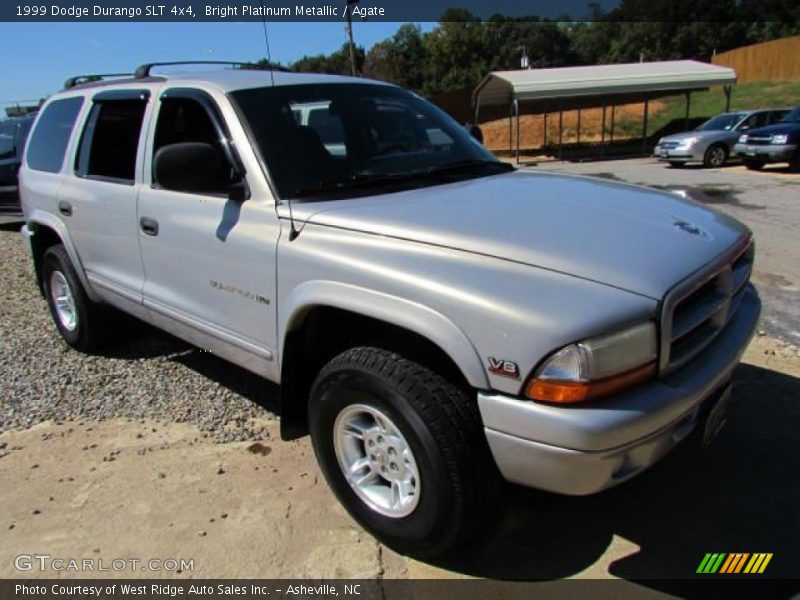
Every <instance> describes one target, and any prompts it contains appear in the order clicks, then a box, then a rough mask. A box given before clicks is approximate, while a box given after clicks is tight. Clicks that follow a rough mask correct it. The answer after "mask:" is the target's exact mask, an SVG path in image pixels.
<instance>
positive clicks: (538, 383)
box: [525, 321, 658, 403]
mask: <svg viewBox="0 0 800 600" xmlns="http://www.w3.org/2000/svg"><path fill="white" fill-rule="evenodd" d="M657 354H658V351H657V339H656V326H655V323H653V322H650V321H648V322H647V323H640V324H639V325H635V326H634V327H630V328H628V329H624V330H622V331H619V332H616V333H612V334H609V335H604V336H599V337H594V338H590V339H588V340H584V341H582V342H579V343H577V344H570V345H569V346H565V347H564V348H562V349H561V350H559V351H558V352H556V353H555V354H553V355H552V356H550V358H548V359H547V360H545V361H544V363H542V365H541V366H540V367H539V368H538V369H537V370H536V372H535V373H534V376H533V377H532V378H531V379H530V381H529V382H528V384H527V385H526V386H525V393H526V395H527V396H528V397H529V398H531V399H532V400H539V401H542V402H555V403H571V402H583V401H584V400H592V399H595V398H600V397H602V396H608V395H609V394H613V393H615V392H618V391H620V390H622V389H625V388H627V387H631V386H632V385H635V384H637V383H641V382H642V381H645V380H646V379H649V378H650V377H652V376H653V375H655V373H656V356H657Z"/></svg>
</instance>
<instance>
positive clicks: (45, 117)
mask: <svg viewBox="0 0 800 600" xmlns="http://www.w3.org/2000/svg"><path fill="white" fill-rule="evenodd" d="M81 106H83V98H81V97H76V98H64V99H62V100H54V101H53V102H51V103H50V104H48V105H47V107H46V108H45V109H44V112H42V114H41V116H40V117H39V121H38V123H37V125H36V129H35V130H34V132H33V135H31V139H30V141H29V142H28V154H27V163H28V166H29V167H30V168H31V169H35V170H37V171H48V172H50V173H58V172H59V171H60V170H61V165H62V164H64V153H65V152H66V150H67V144H68V143H69V137H70V135H71V134H72V128H73V127H74V126H75V119H76V118H77V117H78V113H79V112H80V110H81Z"/></svg>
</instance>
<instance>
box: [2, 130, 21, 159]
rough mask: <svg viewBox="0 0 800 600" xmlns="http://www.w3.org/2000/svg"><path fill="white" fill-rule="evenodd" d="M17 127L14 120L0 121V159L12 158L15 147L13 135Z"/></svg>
mask: <svg viewBox="0 0 800 600" xmlns="http://www.w3.org/2000/svg"><path fill="white" fill-rule="evenodd" d="M16 132H17V127H16V124H15V123H14V121H3V122H1V123H0V159H2V158H14V156H15V155H16V147H15V144H14V137H15V136H16Z"/></svg>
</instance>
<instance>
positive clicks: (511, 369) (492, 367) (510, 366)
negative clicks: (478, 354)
mask: <svg viewBox="0 0 800 600" xmlns="http://www.w3.org/2000/svg"><path fill="white" fill-rule="evenodd" d="M489 372H490V373H492V374H494V375H500V376H502V377H511V378H512V379H519V367H518V366H517V363H515V362H511V361H510V360H504V359H502V358H494V357H493V356H490V357H489Z"/></svg>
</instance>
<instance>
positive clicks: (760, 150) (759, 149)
mask: <svg viewBox="0 0 800 600" xmlns="http://www.w3.org/2000/svg"><path fill="white" fill-rule="evenodd" d="M733 153H734V154H735V155H736V156H739V157H740V158H743V159H744V160H754V161H758V162H788V161H789V160H791V159H792V157H793V156H794V155H795V154H796V153H797V144H785V145H778V144H768V145H767V144H764V145H754V144H736V145H735V146H734V147H733Z"/></svg>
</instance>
